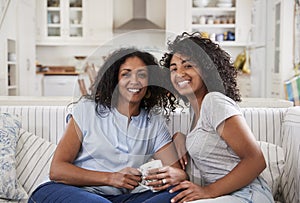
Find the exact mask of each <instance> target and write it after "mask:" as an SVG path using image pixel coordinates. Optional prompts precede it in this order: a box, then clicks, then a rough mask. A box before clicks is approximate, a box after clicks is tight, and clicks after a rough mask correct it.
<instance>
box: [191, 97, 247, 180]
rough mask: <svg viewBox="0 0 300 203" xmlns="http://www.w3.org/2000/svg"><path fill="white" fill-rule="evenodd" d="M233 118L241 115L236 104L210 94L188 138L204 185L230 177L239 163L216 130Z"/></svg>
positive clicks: (205, 98)
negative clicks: (226, 176)
mask: <svg viewBox="0 0 300 203" xmlns="http://www.w3.org/2000/svg"><path fill="white" fill-rule="evenodd" d="M234 115H242V113H241V111H240V109H239V107H238V105H237V104H236V103H235V101H233V100H232V99H231V98H229V97H227V96H225V95H224V94H221V93H219V92H210V93H208V94H207V95H206V96H205V97H204V99H203V101H202V106H201V109H200V118H199V120H198V121H197V124H196V126H195V128H194V129H193V130H192V131H191V132H189V133H188V135H187V140H186V147H187V150H188V152H189V154H190V156H191V158H192V159H193V162H194V164H195V165H196V166H197V168H198V169H199V170H200V174H201V178H202V179H203V181H204V184H205V185H206V184H210V183H213V182H215V181H216V180H218V179H220V178H222V177H223V176H225V175H226V174H228V173H229V172H230V171H231V170H232V169H233V168H234V167H235V166H236V165H237V164H238V163H239V161H240V158H239V157H238V156H237V155H236V154H235V153H234V152H233V150H232V149H231V148H230V146H229V145H227V143H226V142H225V140H224V139H223V138H222V137H221V136H220V135H219V133H218V132H217V127H218V126H219V125H220V124H221V123H222V122H223V121H225V120H226V119H227V118H230V117H232V116H234Z"/></svg>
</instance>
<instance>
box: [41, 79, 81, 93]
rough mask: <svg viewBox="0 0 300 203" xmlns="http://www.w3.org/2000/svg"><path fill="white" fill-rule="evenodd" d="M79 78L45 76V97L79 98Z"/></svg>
mask: <svg viewBox="0 0 300 203" xmlns="http://www.w3.org/2000/svg"><path fill="white" fill-rule="evenodd" d="M77 79H78V76H66V75H45V76H44V78H43V87H44V90H43V96H78V94H79V93H78V92H79V87H78V84H77Z"/></svg>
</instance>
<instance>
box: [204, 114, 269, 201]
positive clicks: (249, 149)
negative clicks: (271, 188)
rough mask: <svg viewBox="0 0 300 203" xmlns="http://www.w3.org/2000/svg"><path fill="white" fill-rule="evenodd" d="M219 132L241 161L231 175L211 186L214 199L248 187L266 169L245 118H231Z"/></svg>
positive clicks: (221, 126)
mask: <svg viewBox="0 0 300 203" xmlns="http://www.w3.org/2000/svg"><path fill="white" fill-rule="evenodd" d="M218 132H219V134H220V135H221V136H222V138H223V139H224V140H225V141H226V143H227V144H228V145H229V146H230V147H231V148H232V150H233V151H234V152H235V153H236V154H237V155H238V156H239V157H240V159H241V161H240V162H239V163H238V165H237V166H236V167H235V168H234V169H233V170H232V171H231V172H230V173H229V174H227V175H226V176H224V177H223V178H221V179H219V180H218V181H216V182H215V183H213V184H211V185H210V186H209V191H212V196H213V197H217V196H221V195H224V194H228V193H231V192H233V191H235V190H237V189H240V188H242V187H244V186H246V185H248V184H249V183H251V182H252V181H253V180H254V179H255V178H256V177H257V176H258V175H259V174H260V173H261V172H262V171H263V170H264V169H265V167H266V163H265V159H264V156H263V153H262V151H261V149H260V147H259V145H258V144H257V142H256V141H255V138H254V136H253V134H252V132H251V130H250V128H249V127H248V125H247V123H246V121H245V119H244V118H243V117H241V116H233V117H230V118H229V119H227V120H226V121H225V122H224V123H223V124H222V125H220V126H219V127H218Z"/></svg>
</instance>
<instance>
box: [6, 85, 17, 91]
mask: <svg viewBox="0 0 300 203" xmlns="http://www.w3.org/2000/svg"><path fill="white" fill-rule="evenodd" d="M17 88H18V87H17V86H16V85H9V86H8V87H7V89H9V90H13V89H17Z"/></svg>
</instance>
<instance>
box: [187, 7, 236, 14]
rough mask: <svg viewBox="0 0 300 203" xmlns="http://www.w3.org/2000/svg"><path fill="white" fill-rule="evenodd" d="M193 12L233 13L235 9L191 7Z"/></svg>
mask: <svg viewBox="0 0 300 203" xmlns="http://www.w3.org/2000/svg"><path fill="white" fill-rule="evenodd" d="M192 11H193V12H205V13H209V12H235V11H236V8H235V7H230V8H220V7H204V8H197V7H192Z"/></svg>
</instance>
